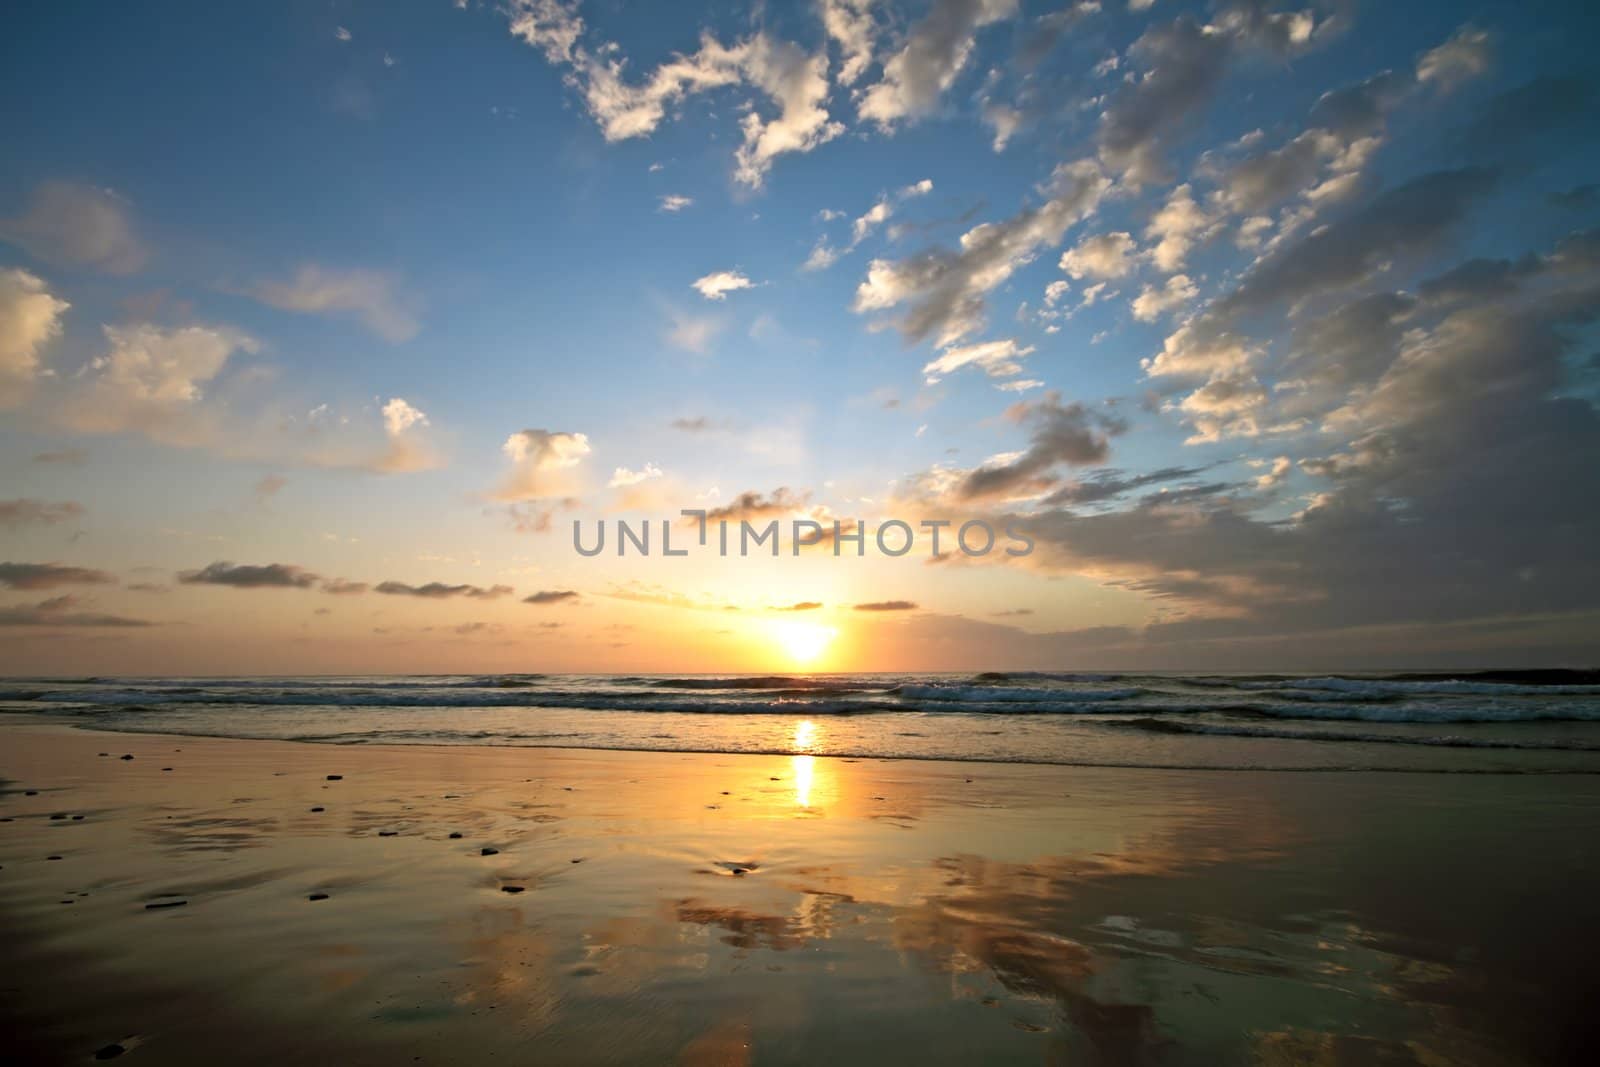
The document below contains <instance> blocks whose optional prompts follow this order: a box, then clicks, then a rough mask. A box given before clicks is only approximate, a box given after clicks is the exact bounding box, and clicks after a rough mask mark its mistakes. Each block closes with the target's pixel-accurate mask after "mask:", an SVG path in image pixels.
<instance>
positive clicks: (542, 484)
mask: <svg viewBox="0 0 1600 1067" xmlns="http://www.w3.org/2000/svg"><path fill="white" fill-rule="evenodd" d="M500 450H501V451H502V452H504V453H505V456H506V458H507V459H509V460H510V461H511V470H510V472H509V473H507V475H506V477H505V479H504V480H503V481H502V482H501V483H500V486H499V487H498V488H497V489H496V490H495V491H494V493H493V494H492V495H493V496H494V497H495V499H497V500H512V501H517V500H539V499H543V498H546V497H557V496H572V495H575V494H576V493H578V492H579V491H580V489H581V484H582V483H581V480H580V479H579V477H578V473H577V470H576V468H577V467H578V466H579V464H581V463H582V462H583V461H584V459H585V458H587V457H588V455H589V452H590V448H589V437H588V435H587V434H581V433H567V432H564V431H559V430H556V431H552V430H519V431H517V432H516V433H514V434H512V435H511V436H509V437H507V438H506V441H505V444H504V445H502V446H501V448H500Z"/></svg>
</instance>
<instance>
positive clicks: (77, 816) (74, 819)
mask: <svg viewBox="0 0 1600 1067" xmlns="http://www.w3.org/2000/svg"><path fill="white" fill-rule="evenodd" d="M72 821H73V822H82V821H83V816H82V815H74V816H73V817H72Z"/></svg>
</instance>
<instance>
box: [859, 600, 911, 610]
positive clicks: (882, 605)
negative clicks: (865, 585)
mask: <svg viewBox="0 0 1600 1067" xmlns="http://www.w3.org/2000/svg"><path fill="white" fill-rule="evenodd" d="M855 610H856V611H916V610H917V605H916V604H914V603H912V602H911V601H909V600H874V601H871V602H869V603H866V604H857V605H856V606H855Z"/></svg>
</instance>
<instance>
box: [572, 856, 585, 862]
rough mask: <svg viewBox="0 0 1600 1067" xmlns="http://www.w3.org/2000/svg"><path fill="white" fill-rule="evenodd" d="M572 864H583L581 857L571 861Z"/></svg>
mask: <svg viewBox="0 0 1600 1067" xmlns="http://www.w3.org/2000/svg"><path fill="white" fill-rule="evenodd" d="M572 862H573V863H582V862H583V857H582V856H579V857H578V858H577V859H575V860H573V861H572Z"/></svg>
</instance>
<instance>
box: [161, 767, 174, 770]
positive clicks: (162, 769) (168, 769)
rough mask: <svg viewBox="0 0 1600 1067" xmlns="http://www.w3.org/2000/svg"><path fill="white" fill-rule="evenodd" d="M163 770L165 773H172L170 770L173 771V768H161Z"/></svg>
mask: <svg viewBox="0 0 1600 1067" xmlns="http://www.w3.org/2000/svg"><path fill="white" fill-rule="evenodd" d="M161 769H162V770H164V771H170V770H172V768H171V767H163V768H161Z"/></svg>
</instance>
